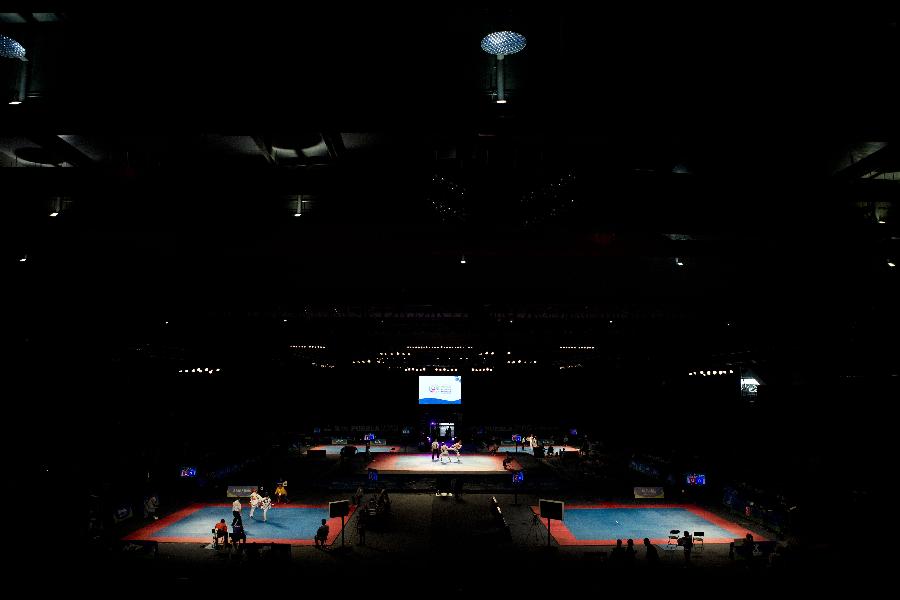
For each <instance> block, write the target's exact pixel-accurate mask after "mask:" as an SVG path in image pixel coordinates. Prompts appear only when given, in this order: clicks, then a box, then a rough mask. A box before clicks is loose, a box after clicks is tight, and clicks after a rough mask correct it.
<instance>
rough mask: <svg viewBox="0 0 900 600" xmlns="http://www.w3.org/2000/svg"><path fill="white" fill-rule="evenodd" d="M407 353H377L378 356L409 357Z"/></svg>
mask: <svg viewBox="0 0 900 600" xmlns="http://www.w3.org/2000/svg"><path fill="white" fill-rule="evenodd" d="M409 355H410V353H409V352H379V353H378V356H409Z"/></svg>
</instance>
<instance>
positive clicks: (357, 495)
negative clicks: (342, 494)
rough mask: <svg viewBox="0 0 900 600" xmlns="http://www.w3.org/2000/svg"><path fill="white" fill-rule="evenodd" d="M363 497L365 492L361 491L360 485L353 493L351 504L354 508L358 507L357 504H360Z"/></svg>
mask: <svg viewBox="0 0 900 600" xmlns="http://www.w3.org/2000/svg"><path fill="white" fill-rule="evenodd" d="M364 495H365V492H364V491H363V487H362V486H361V485H360V486H357V487H356V491H355V492H354V493H353V503H354V504H355V505H356V506H359V503H360V502H362V499H363V496H364Z"/></svg>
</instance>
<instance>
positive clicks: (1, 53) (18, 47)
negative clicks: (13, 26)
mask: <svg viewBox="0 0 900 600" xmlns="http://www.w3.org/2000/svg"><path fill="white" fill-rule="evenodd" d="M0 57H3V58H18V59H19V60H21V61H23V62H28V59H27V58H25V48H24V47H23V46H22V44H20V43H19V42H17V41H16V40H14V39H12V38H11V37H7V36H5V35H0Z"/></svg>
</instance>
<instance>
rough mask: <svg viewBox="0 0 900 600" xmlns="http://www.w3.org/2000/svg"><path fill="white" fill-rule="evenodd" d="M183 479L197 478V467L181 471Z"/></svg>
mask: <svg viewBox="0 0 900 600" xmlns="http://www.w3.org/2000/svg"><path fill="white" fill-rule="evenodd" d="M181 476H182V477H196V476H197V469H196V468H195V467H185V468H183V469H182V470H181Z"/></svg>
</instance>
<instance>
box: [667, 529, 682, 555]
mask: <svg viewBox="0 0 900 600" xmlns="http://www.w3.org/2000/svg"><path fill="white" fill-rule="evenodd" d="M679 533H681V530H680V529H670V530H669V541H667V542H666V549H667V550H674V549H675V548H677V547H678V534H679Z"/></svg>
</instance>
